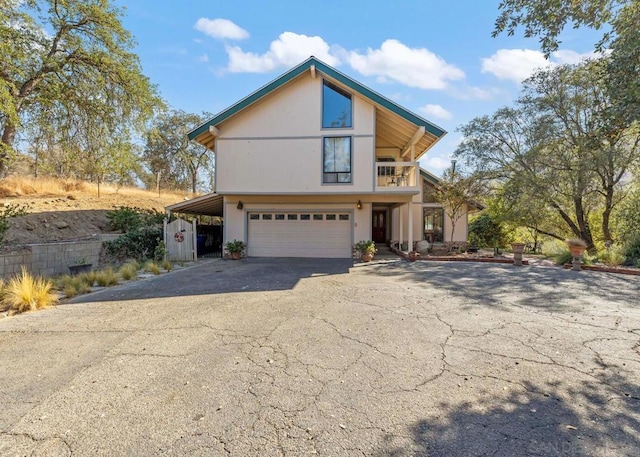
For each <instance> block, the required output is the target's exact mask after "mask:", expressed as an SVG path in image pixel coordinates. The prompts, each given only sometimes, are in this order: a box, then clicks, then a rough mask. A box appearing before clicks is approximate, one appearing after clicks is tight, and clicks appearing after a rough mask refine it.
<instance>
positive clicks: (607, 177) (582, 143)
mask: <svg viewBox="0 0 640 457" xmlns="http://www.w3.org/2000/svg"><path fill="white" fill-rule="evenodd" d="M600 65H601V62H590V63H587V64H584V65H580V66H562V67H557V68H554V69H551V70H546V71H540V72H538V73H537V74H536V75H534V76H533V77H532V78H530V79H529V80H527V81H525V82H524V85H523V93H522V96H521V97H520V99H519V100H518V102H517V104H516V107H515V108H503V109H501V110H498V111H497V112H496V113H494V114H493V115H492V116H483V117H480V118H476V119H474V120H472V121H471V122H470V123H468V124H466V125H465V126H462V127H461V128H460V131H461V132H462V133H463V135H464V137H465V139H464V141H463V142H462V144H461V145H460V147H459V148H458V150H457V154H458V155H460V156H463V157H465V159H466V160H467V161H468V162H469V163H472V164H473V165H474V167H475V168H476V169H477V170H478V171H480V172H482V173H484V174H485V176H486V177H488V178H490V179H492V180H494V181H495V182H497V183H499V184H500V186H502V187H503V189H504V190H507V191H508V192H510V195H509V194H506V195H505V196H506V197H510V200H511V204H510V206H509V207H510V208H511V209H515V210H516V211H519V212H520V217H521V218H522V219H523V220H528V223H527V224H526V225H527V226H533V227H539V225H538V224H537V223H536V222H535V220H533V219H532V218H531V216H527V215H526V212H525V210H526V208H527V203H526V202H528V201H535V200H538V201H540V202H543V203H544V205H545V207H546V208H547V209H548V210H550V211H552V212H554V213H555V214H556V215H557V216H559V218H560V219H561V220H562V221H563V224H562V225H563V227H559V230H558V231H557V232H556V231H555V230H553V231H551V230H549V229H547V231H546V234H548V235H551V236H555V237H557V238H560V237H562V236H563V235H567V234H571V236H575V237H578V238H582V239H584V240H585V241H587V243H588V244H589V248H590V250H591V251H593V250H594V249H595V247H594V240H593V234H592V230H591V226H590V219H592V218H591V217H590V216H591V214H592V213H593V212H594V211H600V215H601V221H602V222H601V223H602V232H603V236H604V238H605V240H611V239H612V234H611V230H610V216H611V213H612V211H613V210H614V209H615V206H616V205H617V204H618V203H619V202H620V201H621V200H622V199H623V198H624V195H625V193H624V192H623V191H622V188H623V180H624V176H625V175H626V174H627V172H628V170H629V169H630V168H631V167H632V166H634V164H636V163H637V162H638V160H639V150H638V145H639V141H640V137H639V136H638V129H637V128H635V127H634V126H632V127H629V128H624V126H623V125H621V124H620V123H618V122H617V121H616V118H615V117H611V116H609V114H610V112H611V111H610V107H611V106H612V102H611V100H610V98H609V97H608V93H607V91H606V88H603V87H604V82H603V81H602V79H601V75H602V72H601V66H600ZM514 196H515V199H520V200H521V201H523V202H525V203H524V204H517V203H515V202H514ZM527 199H529V200H527ZM547 225H548V224H547ZM538 230H540V231H541V232H542V231H543V230H545V229H544V228H543V229H540V228H538Z"/></svg>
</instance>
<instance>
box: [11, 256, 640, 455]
mask: <svg viewBox="0 0 640 457" xmlns="http://www.w3.org/2000/svg"><path fill="white" fill-rule="evenodd" d="M639 386H640V277H632V276H614V275H611V274H604V273H596V272H572V271H565V270H560V269H557V268H548V267H546V268H545V267H521V268H516V267H512V266H505V265H487V264H472V263H468V264H465V263H426V262H422V263H421V262H417V263H413V264H410V263H406V262H391V263H386V264H381V265H369V266H360V265H356V266H355V267H351V264H350V263H347V262H345V261H336V260H293V259H289V260H286V259H285V260H264V259H263V260H258V259H245V260H242V261H240V262H231V261H215V262H209V263H204V264H201V265H197V266H195V267H193V268H190V269H184V270H180V271H176V272H174V273H171V274H167V275H163V276H160V277H157V278H152V279H149V280H145V281H139V282H135V283H130V284H128V285H125V286H122V287H118V288H115V289H110V290H106V291H104V292H101V293H96V294H91V295H88V296H84V297H79V298H77V299H76V300H74V302H73V303H70V304H65V305H61V306H58V307H56V308H54V309H51V310H45V311H41V312H37V313H31V314H25V315H21V316H16V317H11V318H6V319H2V320H0V405H1V407H0V455H3V456H4V455H9V456H11V455H54V456H58V455H61V456H63V455H72V454H73V455H136V456H139V455H190V456H191V455H207V456H209V455H213V456H215V455H237V456H244V455H260V456H272V455H273V456H278V455H292V456H293V455H324V456H351V455H366V456H388V455H392V456H410V455H426V456H458V455H460V456H472V455H478V456H480V455H496V456H521V455H536V456H537V455H539V456H551V455H574V456H584V455H590V456H591V455H593V456H625V455H629V456H632V455H634V456H636V455H639V454H640V387H639Z"/></svg>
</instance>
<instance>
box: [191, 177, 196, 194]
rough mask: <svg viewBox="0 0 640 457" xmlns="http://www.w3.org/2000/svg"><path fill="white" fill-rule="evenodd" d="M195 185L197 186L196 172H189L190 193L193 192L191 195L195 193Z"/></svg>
mask: <svg viewBox="0 0 640 457" xmlns="http://www.w3.org/2000/svg"><path fill="white" fill-rule="evenodd" d="M197 187H198V174H197V173H195V172H194V173H192V174H191V193H193V195H195V194H196V188H197Z"/></svg>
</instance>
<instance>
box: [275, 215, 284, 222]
mask: <svg viewBox="0 0 640 457" xmlns="http://www.w3.org/2000/svg"><path fill="white" fill-rule="evenodd" d="M276 221H284V214H276Z"/></svg>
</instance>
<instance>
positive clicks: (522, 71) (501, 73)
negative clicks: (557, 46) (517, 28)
mask: <svg viewBox="0 0 640 457" xmlns="http://www.w3.org/2000/svg"><path fill="white" fill-rule="evenodd" d="M594 57H596V54H594V53H585V54H580V53H578V52H576V51H572V50H564V51H556V52H554V53H553V54H552V55H551V59H549V60H547V59H545V57H544V54H543V53H542V52H540V51H535V50H532V49H499V50H498V51H496V53H495V54H493V55H492V56H491V57H485V58H483V59H482V73H490V74H492V75H494V76H496V77H497V78H498V79H507V80H512V81H515V82H522V81H524V80H525V79H527V78H528V77H529V76H531V75H532V74H533V73H534V72H535V71H536V70H537V69H540V68H546V67H550V66H555V65H559V64H575V63H579V62H581V61H583V60H585V59H588V58H594Z"/></svg>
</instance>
